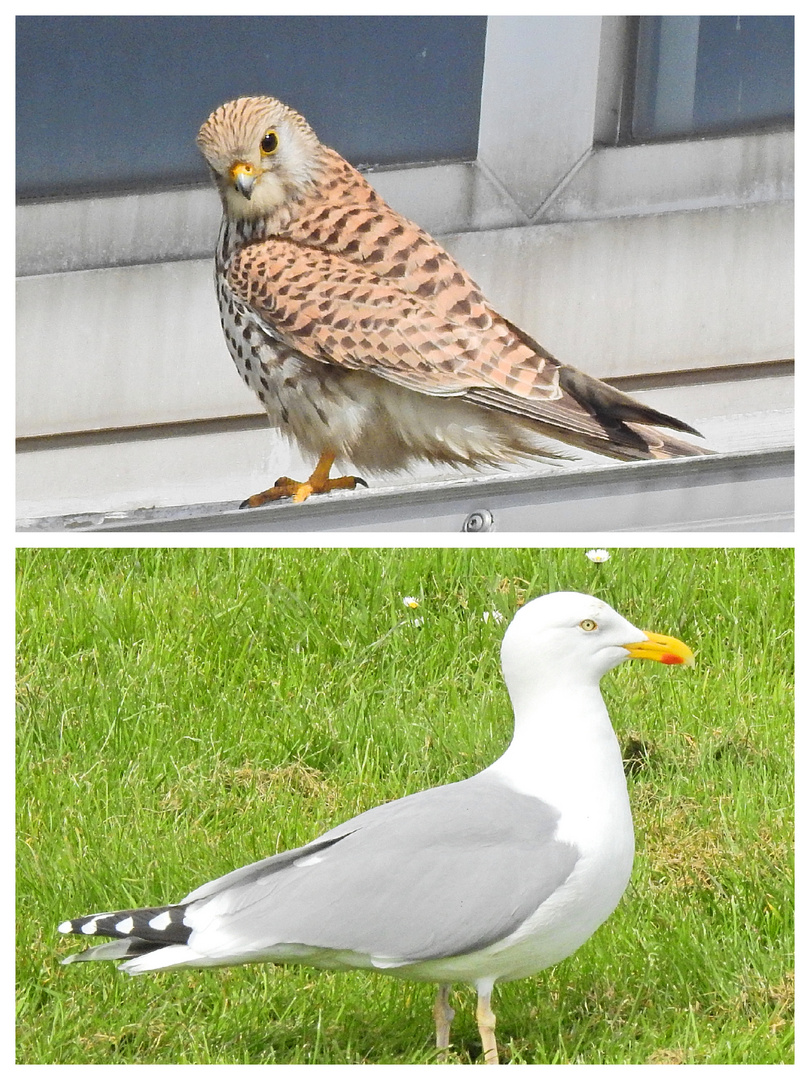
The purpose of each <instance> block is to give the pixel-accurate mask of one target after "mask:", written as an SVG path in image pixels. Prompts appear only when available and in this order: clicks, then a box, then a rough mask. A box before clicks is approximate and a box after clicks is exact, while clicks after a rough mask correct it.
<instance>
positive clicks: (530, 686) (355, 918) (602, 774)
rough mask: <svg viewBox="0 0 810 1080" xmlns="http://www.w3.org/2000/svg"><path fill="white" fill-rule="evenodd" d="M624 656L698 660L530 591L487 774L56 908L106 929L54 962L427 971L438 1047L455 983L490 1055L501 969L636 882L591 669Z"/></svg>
mask: <svg viewBox="0 0 810 1080" xmlns="http://www.w3.org/2000/svg"><path fill="white" fill-rule="evenodd" d="M631 657H635V658H638V659H642V660H656V661H659V662H661V663H664V664H687V665H689V666H691V665H692V664H693V663H694V655H693V653H692V651H691V650H690V649H689V648H688V647H687V646H686V645H684V644H683V642H681V641H678V640H677V639H676V638H672V637H667V636H665V635H661V634H654V633H649V632H645V631H643V630H639V629H637V628H636V627H635V626H633V625H632V624H631V623H629V622H627V620H625V619H624V618H622V616H621V615H619V614H618V613H617V612H616V611H614V610H613V609H612V608H611V607H609V606H608V605H607V604H606V603H604V602H603V601H601V600H599V599H597V598H595V597H592V596H586V595H583V594H581V593H574V592H555V593H549V594H547V595H544V596H540V597H538V598H537V599H535V600H532V601H530V602H529V603H527V604H526V605H525V606H524V607H522V608H520V609H519V610H518V612H517V614H516V615H515V617H514V619H513V620H512V622H511V623H510V625H509V627H508V628H507V630H506V633H505V635H504V638H503V644H502V648H501V663H502V668H503V674H504V678H505V681H506V685H507V688H508V690H509V695H510V697H511V700H512V706H513V708H514V716H515V723H514V737H513V739H512V742H511V744H510V745H509V747H508V748H507V750H506V751H505V753H504V754H503V755H502V756H501V757H500V758H498V760H497V761H495V762H494V763H493V764H492V765H490V766H489V767H488V768H486V769H484V770H483V772H480V773H478V774H477V775H475V776H472V777H470V778H468V779H466V780H461V781H458V782H457V783H452V784H447V785H445V786H442V787H434V788H429V789H428V790H425V791H420V792H417V793H415V794H412V795H406V796H405V797H404V798H401V799H396V800H394V801H393V802H389V803H384V804H383V805H381V806H376V807H374V808H373V809H371V810H366V811H365V812H364V813H361V814H358V815H357V816H356V817H353V818H351V819H350V820H349V821H347V822H345V823H344V824H342V825H338V826H337V827H335V828H333V829H330V830H329V831H328V832H326V833H324V834H323V835H322V836H320V837H318V838H317V839H316V840H313V841H312V842H311V843H308V844H305V845H303V846H302V847H298V848H294V849H292V850H290V851H285V852H281V853H279V854H276V855H271V856H270V857H269V858H266V859H262V860H260V861H259V862H255V863H252V864H250V865H248V866H244V867H242V868H241V869H238V870H234V871H233V872H231V873H229V874H226V875H225V876H224V877H219V878H216V879H215V880H214V881H211V882H209V883H208V884H206V885H202V886H200V887H199V888H197V889H195V890H194V891H193V892H191V893H189V894H188V896H186V897H185V899H183V900H181V901H180V902H179V903H175V904H168V905H160V906H157V907H145V908H137V909H134V910H133V909H128V910H120V911H107V912H103V913H98V914H95V915H87V916H84V917H83V918H79V919H71V920H68V921H66V922H63V923H62V924H61V925H60V926H59V931H60V932H61V933H63V934H78V935H79V936H80V937H94V936H101V937H110V938H113V940H112V941H109V942H105V943H104V944H101V945H95V946H93V947H91V948H89V949H87V950H85V951H84V952H81V953H77V954H73V955H71V956H68V957H66V958H65V959H64V960H63V961H62V963H63V964H69V963H73V962H75V961H85V960H123V961H124V962H123V963H122V964H121V965H120V967H121V969H122V970H123V971H125V972H128V973H129V974H130V975H139V974H141V973H143V972H148V971H157V970H160V969H166V968H182V967H192V968H197V967H223V966H230V965H235V964H248V963H273V964H284V963H293V964H303V965H307V966H310V967H315V968H325V969H333V970H343V969H350V968H366V969H371V970H375V971H380V972H384V973H385V974H388V975H392V976H395V977H398V978H402V979H413V980H418V981H423V982H431V983H436V984H438V993H437V996H436V1000H435V1004H434V1008H433V1018H434V1021H435V1025H436V1046H437V1049H438V1051H439V1054H440V1059H442V1060H443V1059H445V1058H446V1054H447V1051H448V1048H449V1046H450V1023H451V1021H452V1019H453V1015H454V1013H453V1009H452V1008H451V1007H450V1004H449V994H450V989H451V985H452V984H453V983H457V982H460V983H468V984H472V985H473V986H474V987H475V988H476V991H477V994H478V1005H477V1010H476V1020H477V1023H478V1029H479V1032H480V1034H481V1042H482V1049H483V1057H484V1062H485V1063H486V1064H492V1065H494V1064H498V1047H497V1043H496V1039H495V1014H494V1012H493V1009H492V1001H491V998H492V992H493V987H494V985H495V983H496V982H508V981H510V980H514V979H524V978H528V977H529V976H531V975H534V974H536V973H537V972H539V971H541V970H543V969H544V968H547V967H549V966H551V965H552V964H556V963H558V962H559V961H561V960H563V959H565V957H567V956H570V955H571V953H573V952H574V951H575V950H576V949H578V948H579V946H580V945H582V944H583V943H584V942H585V941H587V940H588V938H589V937H590V936H591V935H592V934H593V933H594V931H595V930H596V929H597V927H598V926H600V925H601V924H602V923H603V922H604V921H605V919H607V917H608V916H609V915H610V914H611V912H612V911H613V910H614V908H615V907H616V905H617V904H618V903H619V900H620V899H621V897H622V894H623V893H624V890H625V888H626V886H627V883H628V880H629V878H630V871H631V869H632V865H633V853H634V839H633V819H632V816H631V812H630V803H629V799H628V793H627V784H626V781H625V774H624V769H623V765H622V756H621V751H620V749H619V744H618V742H617V740H616V735H615V734H614V731H613V727H612V725H611V722H610V717H609V716H608V713H607V709H606V707H605V703H604V701H603V699H602V695H601V693H600V690H599V682H600V680H601V678H602V676H603V675H605V674H606V673H607V672H608V671H610V669H611V668H614V667H616V666H617V665H618V664H620V663H622V661H624V660H628V659H630V658H631Z"/></svg>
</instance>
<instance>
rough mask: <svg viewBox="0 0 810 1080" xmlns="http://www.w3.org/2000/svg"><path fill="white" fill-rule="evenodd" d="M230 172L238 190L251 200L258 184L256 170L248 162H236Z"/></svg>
mask: <svg viewBox="0 0 810 1080" xmlns="http://www.w3.org/2000/svg"><path fill="white" fill-rule="evenodd" d="M228 171H229V173H230V176H231V180H233V184H234V187H235V188H236V190H237V191H238V192H240V194H242V195H244V196H245V198H246V199H249V198H250V196H251V195H252V194H253V187H254V185H255V183H256V170H255V169H254V168H253V166H252V165H250V164H249V163H248V162H247V161H235V162H234V163H233V165H231V167H230V169H229V170H228Z"/></svg>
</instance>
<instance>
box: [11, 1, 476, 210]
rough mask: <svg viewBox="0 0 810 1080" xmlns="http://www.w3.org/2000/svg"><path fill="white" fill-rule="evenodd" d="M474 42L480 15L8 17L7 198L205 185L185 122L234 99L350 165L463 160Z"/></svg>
mask: <svg viewBox="0 0 810 1080" xmlns="http://www.w3.org/2000/svg"><path fill="white" fill-rule="evenodd" d="M485 37H486V18H485V17H478V16H475V17H467V16H463V17H462V16H457V17H453V16H447V17H445V16H441V17H440V16H433V17H423V16H419V17H415V16H407V17H405V16H404V17H399V16H375V17H365V16H340V17H331V16H329V17H327V16H288V17H281V16H279V17H266V18H262V17H241V16H230V17H224V16H223V17H204V16H192V17H173V16H165V17H140V16H136V17H130V16H103V17H84V16H80V17H73V16H68V17H51V16H48V17H45V16H26V17H20V18H18V19H17V170H18V172H17V184H18V192H19V193H20V194H22V195H25V196H54V195H65V194H73V193H82V192H95V191H122V190H127V189H129V190H133V189H135V190H137V189H144V188H148V187H166V186H178V185H182V184H188V183H194V182H195V181H201V182H203V181H207V179H208V173H207V169H206V168H205V166H204V164H203V161H202V158H201V156H200V154H199V153H198V151H197V148H196V146H195V143H194V138H195V136H196V134H197V130H198V129H199V126H200V124H201V123H202V122H203V121H204V120H205V118H206V117H207V116H208V114H209V113H210V112H211V111H212V110H213V109H215V108H216V107H217V106H218V105H221V104H222V103H223V102H224V101H228V100H229V99H231V98H234V97H239V96H240V95H243V94H270V95H272V96H274V97H278V98H280V99H281V100H282V101H285V102H286V103H287V104H288V105H291V106H292V107H293V108H295V109H297V110H298V111H299V112H301V113H303V115H304V116H306V118H307V119H308V120H309V122H310V123H311V124H312V126H313V127H314V128H315V130H316V132H317V133H318V135H319V136H320V137H321V138H322V139H323V141H324V142H325V143H327V144H328V145H332V146H335V147H336V148H337V149H339V150H340V152H341V153H342V154H343V155H344V156H345V157H347V158H349V159H350V160H351V161H352V162H353V163H354V164H364V165H391V164H402V163H407V162H418V161H437V160H466V159H474V158H475V156H476V152H477V148H478V118H479V110H480V100H481V81H482V76H483V65H484V40H485Z"/></svg>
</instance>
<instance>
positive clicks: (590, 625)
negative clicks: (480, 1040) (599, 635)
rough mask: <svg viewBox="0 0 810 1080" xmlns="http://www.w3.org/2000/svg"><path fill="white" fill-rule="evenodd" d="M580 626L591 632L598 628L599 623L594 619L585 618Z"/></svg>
mask: <svg viewBox="0 0 810 1080" xmlns="http://www.w3.org/2000/svg"><path fill="white" fill-rule="evenodd" d="M579 626H580V629H581V630H587V631H588V632H589V633H590V631H591V630H596V629H597V623H596V622H594V620H593V619H583V620H582V622H581V623H580V624H579Z"/></svg>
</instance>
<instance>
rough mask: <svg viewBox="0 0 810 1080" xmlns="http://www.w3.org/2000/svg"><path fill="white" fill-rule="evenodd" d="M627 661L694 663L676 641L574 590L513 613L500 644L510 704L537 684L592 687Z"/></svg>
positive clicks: (686, 648) (548, 686)
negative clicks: (635, 659)
mask: <svg viewBox="0 0 810 1080" xmlns="http://www.w3.org/2000/svg"><path fill="white" fill-rule="evenodd" d="M631 657H636V658H638V659H646V660H657V661H659V662H660V663H663V664H689V665H692V664H693V663H694V656H693V653H692V650H691V649H689V648H688V646H686V645H684V644H683V642H682V641H678V640H677V638H672V637H667V636H665V635H663V634H653V633H650V632H649V631H645V630H639V629H638V627H636V626H633V624H632V623H630V622H628V621H627V619H624V618H622V616H621V615H619V614H618V612H616V611H614V610H613V608H612V607H610V605H608V604H606V603H605V602H604V601H603V600H598V599H597V598H596V597H595V596H586V595H585V594H583V593H575V592H556V593H548V594H547V595H546V596H540V597H538V598H537V599H536V600H532V601H530V602H529V603H528V604H526V605H525V607H522V608H521V609H520V611H518V613H517V614H516V615H515V617H514V619H513V620H512V622H511V623H510V625H509V628H508V629H507V631H506V634H505V635H504V639H503V645H502V646H501V663H502V664H503V672H504V677H505V679H506V682H507V685H508V686H509V690H510V693H511V694H512V697H513V700H514V699H515V697H516V695H517V696H518V697H520V696H521V695H522V693H524V692H528V691H529V690H530V688H531V687H536V686H538V685H541V686H543V687H544V688H545V689H546V690H547V691H548V690H550V689H551V688H553V687H555V686H560V685H563V686H564V685H566V684H569V683H571V682H573V681H576V682H577V683H579V684H580V685H583V684H585V685H590V686H592V687H596V686H598V684H599V680H600V679H601V678H602V676H603V675H604V674H606V672H608V671H610V669H611V668H614V667H616V665H617V664H621V663H622V661H623V660H629V659H630V658H631Z"/></svg>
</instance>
